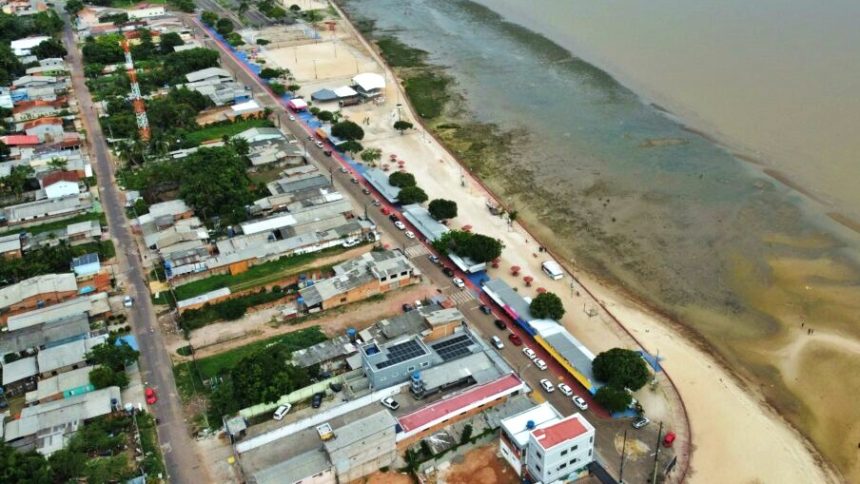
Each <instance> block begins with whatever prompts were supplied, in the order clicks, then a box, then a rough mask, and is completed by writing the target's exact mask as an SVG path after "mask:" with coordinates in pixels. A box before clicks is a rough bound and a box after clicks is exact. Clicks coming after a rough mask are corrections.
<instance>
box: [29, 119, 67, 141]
mask: <svg viewBox="0 0 860 484" xmlns="http://www.w3.org/2000/svg"><path fill="white" fill-rule="evenodd" d="M23 129H24V132H25V133H27V134H28V135H30V136H35V137H37V138H39V141H41V142H42V143H49V142H53V141H62V140H63V139H65V134H66V133H65V131H64V130H63V120H62V119H60V118H56V117H46V118H39V119H34V120H32V121H26V122H24V125H23Z"/></svg>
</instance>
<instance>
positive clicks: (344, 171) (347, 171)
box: [338, 166, 349, 173]
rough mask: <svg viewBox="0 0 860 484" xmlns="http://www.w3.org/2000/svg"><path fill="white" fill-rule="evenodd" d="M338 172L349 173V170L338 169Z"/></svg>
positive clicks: (344, 168)
mask: <svg viewBox="0 0 860 484" xmlns="http://www.w3.org/2000/svg"><path fill="white" fill-rule="evenodd" d="M338 171H340V172H341V173H349V170H347V169H346V167H345V166H342V167H340V168H338Z"/></svg>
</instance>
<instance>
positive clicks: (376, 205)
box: [372, 198, 382, 207]
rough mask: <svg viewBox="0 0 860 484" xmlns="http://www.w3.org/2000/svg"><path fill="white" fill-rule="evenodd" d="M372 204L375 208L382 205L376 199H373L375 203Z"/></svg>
mask: <svg viewBox="0 0 860 484" xmlns="http://www.w3.org/2000/svg"><path fill="white" fill-rule="evenodd" d="M372 203H373V206H374V207H378V206H380V205H382V204H381V203H379V200H377V199H375V198H374V199H373V202H372Z"/></svg>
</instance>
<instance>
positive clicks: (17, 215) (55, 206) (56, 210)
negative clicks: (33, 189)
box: [3, 193, 92, 223]
mask: <svg viewBox="0 0 860 484" xmlns="http://www.w3.org/2000/svg"><path fill="white" fill-rule="evenodd" d="M91 206H92V202H91V201H90V194H89V193H85V194H81V195H69V196H66V197H60V198H46V199H44V200H39V201H35V202H27V203H22V204H19V205H12V206H9V207H6V208H5V209H3V210H4V211H5V212H6V219H7V220H8V221H9V222H12V223H17V222H21V221H25V220H30V219H34V218H39V217H55V216H59V215H66V214H71V213H74V212H81V211H84V210H88V209H89V208H90V207H91Z"/></svg>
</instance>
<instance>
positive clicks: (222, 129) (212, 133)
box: [185, 119, 274, 145]
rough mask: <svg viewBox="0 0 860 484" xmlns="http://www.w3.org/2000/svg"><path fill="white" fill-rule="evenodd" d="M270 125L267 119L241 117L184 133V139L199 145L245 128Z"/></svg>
mask: <svg viewBox="0 0 860 484" xmlns="http://www.w3.org/2000/svg"><path fill="white" fill-rule="evenodd" d="M272 126H274V125H273V124H272V122H271V121H269V120H268V119H243V120H241V121H236V122H235V123H225V124H211V125H209V126H205V127H203V128H201V129H198V130H197V131H192V132H190V133H188V134H186V135H185V140H186V141H187V142H189V143H191V144H194V145H199V144H201V143H203V142H204V141H209V140H220V139H221V138H223V137H224V136H233V135H235V134H238V133H241V132H242V131H245V130H246V129H250V128H262V127H272Z"/></svg>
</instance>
